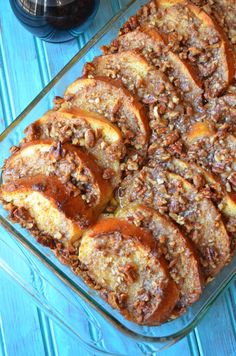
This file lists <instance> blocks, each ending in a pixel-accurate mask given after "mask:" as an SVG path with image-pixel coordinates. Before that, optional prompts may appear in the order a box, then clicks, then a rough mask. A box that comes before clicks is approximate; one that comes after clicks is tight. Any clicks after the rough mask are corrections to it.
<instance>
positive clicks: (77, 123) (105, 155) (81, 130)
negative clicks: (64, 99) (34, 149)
mask: <svg viewBox="0 0 236 356" xmlns="http://www.w3.org/2000/svg"><path fill="white" fill-rule="evenodd" d="M25 134H26V139H25V141H26V142H31V141H35V140H42V139H48V138H49V139H53V140H57V141H60V142H61V143H72V144H73V145H76V146H79V147H81V148H82V149H84V150H86V151H87V152H89V153H90V154H91V155H92V156H94V157H95V158H96V160H97V163H98V164H99V166H100V167H101V168H103V170H104V175H106V176H107V177H109V176H110V177H111V182H112V185H113V186H117V185H118V183H119V181H120V178H121V170H120V160H121V159H122V157H123V156H124V152H125V150H124V144H123V139H122V135H121V132H120V130H119V129H118V128H117V127H116V126H115V125H113V124H112V123H110V122H109V121H108V120H107V119H105V118H104V117H102V116H100V115H97V114H94V113H91V112H88V111H84V110H79V109H76V108H71V109H65V108H62V109H61V110H51V111H49V112H47V113H46V114H45V115H44V116H42V117H41V118H40V119H38V120H37V121H35V122H34V123H33V124H31V125H30V126H29V127H27V129H26V130H25Z"/></svg>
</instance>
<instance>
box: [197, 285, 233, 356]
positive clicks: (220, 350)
mask: <svg viewBox="0 0 236 356" xmlns="http://www.w3.org/2000/svg"><path fill="white" fill-rule="evenodd" d="M227 294H228V293H227V291H225V292H224V294H223V295H222V296H220V297H219V299H218V300H217V301H216V302H215V304H214V306H213V307H212V308H211V309H210V310H209V311H208V313H207V315H206V316H205V318H204V319H203V320H202V322H201V323H200V324H199V326H198V327H197V328H196V329H195V333H196V336H197V338H198V344H199V348H200V349H201V350H202V354H203V355H206V354H207V353H208V352H209V351H210V352H211V353H210V355H214V356H222V354H224V355H228V356H233V355H236V342H235V335H234V330H233V329H234V328H233V325H232V320H231V317H232V314H231V313H230V311H229V309H228V306H227V298H228V295H227Z"/></svg>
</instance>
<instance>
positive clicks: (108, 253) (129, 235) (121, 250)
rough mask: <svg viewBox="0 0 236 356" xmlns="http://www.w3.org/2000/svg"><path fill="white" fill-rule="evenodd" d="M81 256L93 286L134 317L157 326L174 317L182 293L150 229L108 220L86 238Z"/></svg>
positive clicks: (132, 319) (109, 301)
mask: <svg viewBox="0 0 236 356" xmlns="http://www.w3.org/2000/svg"><path fill="white" fill-rule="evenodd" d="M79 260H80V262H81V264H82V268H83V271H84V274H85V275H87V278H88V279H89V280H90V284H91V285H92V286H93V287H94V288H96V289H100V293H101V295H102V296H103V297H104V298H105V300H107V301H108V303H110V304H111V305H112V307H114V308H117V309H119V311H120V312H121V313H122V314H123V315H124V316H125V317H126V318H128V319H129V320H131V321H133V322H136V323H138V324H142V325H157V324H160V323H162V322H165V321H166V320H167V318H168V317H169V316H170V314H171V312H172V310H173V308H174V306H175V304H176V302H177V300H178V295H179V293H178V289H177V287H176V285H175V283H174V281H173V280H172V279H171V277H170V276H169V273H168V270H167V266H166V263H165V262H164V261H163V260H162V259H158V258H157V256H156V246H155V240H154V239H153V237H152V235H151V234H150V233H149V232H147V231H144V230H142V229H141V228H139V227H136V226H134V225H132V224H129V223H128V222H127V221H124V220H121V219H116V218H103V219H101V220H100V221H98V222H97V223H96V224H95V225H94V226H93V227H92V228H91V230H89V231H87V232H86V233H85V234H84V236H83V237H82V240H81V245H80V248H79Z"/></svg>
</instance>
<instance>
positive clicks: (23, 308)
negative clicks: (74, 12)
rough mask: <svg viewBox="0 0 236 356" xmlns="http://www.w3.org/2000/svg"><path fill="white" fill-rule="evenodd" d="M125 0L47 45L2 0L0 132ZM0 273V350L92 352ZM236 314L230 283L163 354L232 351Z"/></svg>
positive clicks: (64, 354) (20, 354) (20, 355)
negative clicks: (71, 36) (70, 37)
mask: <svg viewBox="0 0 236 356" xmlns="http://www.w3.org/2000/svg"><path fill="white" fill-rule="evenodd" d="M127 2H128V0H120V1H116V0H111V1H109V0H101V8H100V11H99V13H98V14H97V16H96V19H95V22H94V23H93V25H92V26H91V27H90V29H89V30H88V31H87V32H86V34H85V35H83V36H81V37H80V38H79V39H78V40H74V41H71V42H68V43H63V44H49V43H44V42H42V41H40V40H39V39H36V38H34V37H33V36H32V35H31V34H30V33H28V32H27V31H26V30H25V29H24V28H23V27H21V25H20V24H19V23H18V22H17V20H16V19H15V17H14V16H13V13H12V12H11V9H10V6H9V2H8V0H1V1H0V132H1V131H3V130H4V128H5V127H6V126H7V125H9V124H10V123H11V121H12V120H14V119H15V118H16V116H17V115H18V114H19V113H20V112H21V111H22V110H23V109H24V108H25V107H26V106H27V105H28V104H29V103H30V101H31V100H32V99H33V98H34V97H35V96H36V95H37V94H38V93H39V92H40V91H41V90H42V88H43V87H44V86H45V85H46V84H47V83H48V82H49V80H50V79H51V78H52V77H53V76H55V75H56V74H57V73H58V71H59V70H60V69H61V68H62V67H63V66H64V65H65V64H66V63H67V62H68V61H69V60H70V59H71V58H72V57H73V56H74V55H75V53H76V52H77V51H78V50H79V49H80V48H81V47H82V46H83V45H84V44H85V43H86V42H87V41H88V40H89V38H91V36H92V35H93V34H94V33H95V32H96V31H97V29H98V28H100V27H101V26H102V25H103V24H104V23H105V22H106V21H107V20H109V18H111V17H112V15H113V14H114V13H116V12H117V11H118V10H119V9H120V8H121V7H122V6H124V5H125V4H126V3H127ZM2 231H3V230H1V233H3V232H2ZM6 238H7V236H6ZM0 276H1V277H0V278H1V280H0V355H2V356H6V355H8V356H34V355H35V356H41V355H46V356H48V355H49V356H54V355H55V356H56V355H60V356H69V355H70V356H74V355H81V354H83V355H90V354H89V353H87V351H85V350H84V349H83V347H82V346H81V345H80V344H79V342H78V341H76V340H75V339H73V338H72V337H71V336H70V335H69V334H68V333H67V332H66V331H63V330H62V329H60V327H58V326H55V325H54V323H53V321H51V320H50V319H48V318H46V317H45V315H44V313H43V312H42V311H41V310H40V309H39V308H38V307H36V306H35V304H34V303H33V301H32V299H31V298H30V297H29V296H28V295H27V294H26V293H25V292H24V291H23V290H22V289H21V288H20V287H19V286H17V285H16V284H14V283H13V282H12V281H11V280H9V278H7V276H4V274H1V275H0ZM235 319H236V305H235V282H234V283H231V285H230V287H229V288H228V289H227V290H226V291H225V292H224V294H222V295H221V296H220V297H219V299H218V300H217V301H216V302H215V304H214V305H213V307H212V308H211V309H210V310H209V312H208V314H207V315H206V316H205V318H204V319H203V320H202V321H201V323H200V324H199V325H198V327H197V328H196V329H195V330H194V331H193V332H192V333H191V334H190V335H189V336H188V337H186V338H185V339H183V340H181V341H180V342H179V343H177V344H176V345H174V346H173V347H171V348H170V349H169V350H167V351H164V352H163V355H181V356H182V355H183V356H185V355H186V356H188V355H208V356H210V355H214V356H218V355H219V356H222V355H227V356H230V355H236V322H235ZM114 342H115V340H114ZM124 350H125V351H124V352H125V353H126V354H127V355H130V352H129V345H124Z"/></svg>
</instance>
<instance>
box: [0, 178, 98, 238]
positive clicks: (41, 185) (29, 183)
mask: <svg viewBox="0 0 236 356" xmlns="http://www.w3.org/2000/svg"><path fill="white" fill-rule="evenodd" d="M0 197H1V201H3V203H4V206H5V208H6V209H7V210H9V211H10V214H11V217H12V218H15V219H16V220H18V221H19V222H20V223H21V224H22V225H23V226H25V227H27V228H29V229H30V228H31V227H30V226H31V224H32V219H33V222H34V223H36V228H37V229H35V226H32V227H33V228H34V229H35V231H36V232H37V235H38V236H39V238H40V235H41V234H42V235H43V236H46V237H48V238H51V239H59V240H61V241H62V242H72V241H74V240H76V239H78V238H79V237H80V236H81V235H82V233H83V232H84V230H85V229H87V228H88V227H89V226H90V225H91V224H92V223H93V222H94V220H95V219H96V217H95V216H94V213H93V211H92V209H89V208H88V207H87V206H86V205H85V203H84V201H83V199H82V198H81V197H80V196H79V195H78V196H76V197H73V196H70V195H69V194H68V192H67V191H66V189H65V187H64V186H63V184H62V183H61V182H60V181H59V180H58V179H57V178H55V177H46V176H44V175H38V176H35V177H28V178H22V179H17V180H15V181H12V182H8V183H7V184H3V185H2V186H1V190H0ZM34 201H35V203H34ZM40 206H41V208H40ZM17 208H19V209H23V210H24V211H26V214H24V215H22V214H21V216H20V218H21V220H20V219H19V217H18V216H17V214H15V213H17ZM56 215H57V216H56ZM54 216H56V219H57V220H60V223H59V224H57V223H58V222H59V221H57V220H55V222H54V220H53V218H54ZM56 221H57V222H56ZM28 223H30V226H27V225H28ZM64 224H66V227H65V226H64ZM41 230H42V231H41ZM64 230H65V232H64Z"/></svg>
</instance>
